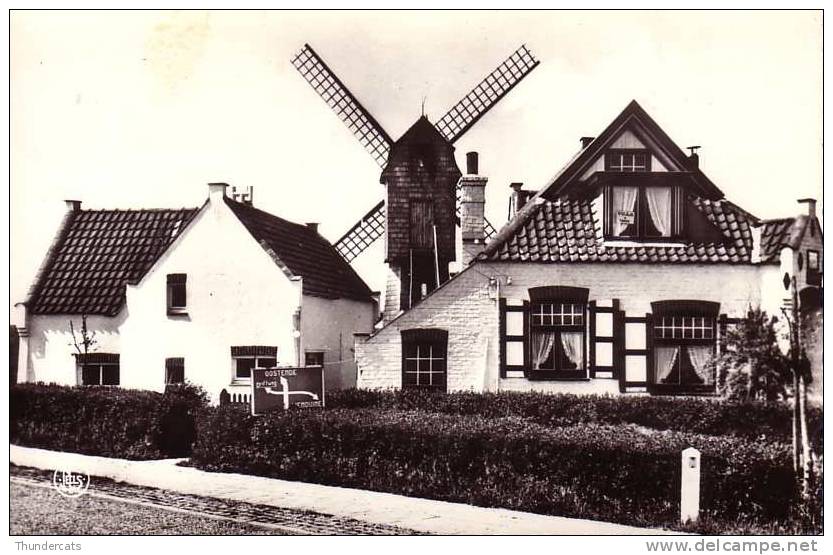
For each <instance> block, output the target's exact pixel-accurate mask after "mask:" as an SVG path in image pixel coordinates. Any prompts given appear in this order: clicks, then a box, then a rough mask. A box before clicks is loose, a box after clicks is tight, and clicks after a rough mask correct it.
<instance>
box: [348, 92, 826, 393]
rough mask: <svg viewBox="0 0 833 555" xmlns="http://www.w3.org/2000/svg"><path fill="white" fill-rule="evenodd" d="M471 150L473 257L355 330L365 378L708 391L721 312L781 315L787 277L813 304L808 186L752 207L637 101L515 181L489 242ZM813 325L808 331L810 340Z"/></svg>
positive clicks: (727, 316) (818, 251) (816, 282)
mask: <svg viewBox="0 0 833 555" xmlns="http://www.w3.org/2000/svg"><path fill="white" fill-rule="evenodd" d="M438 140H439V139H437V141H438ZM438 148H439V147H438ZM447 148H450V147H447ZM423 150H425V149H423ZM470 161H473V162H474V164H471V165H470V166H469V169H468V172H467V173H468V175H464V176H462V177H461V178H460V180H459V182H458V183H459V187H460V188H461V193H460V197H461V199H462V205H461V216H460V220H461V222H462V240H463V247H464V248H463V252H464V263H465V264H467V266H465V269H464V270H463V271H462V272H461V273H459V274H458V275H456V276H455V277H453V278H451V279H450V280H448V281H446V282H444V283H442V284H441V285H440V286H439V287H437V288H436V289H433V290H432V291H429V294H428V295H426V296H424V297H423V298H421V299H419V300H418V302H416V303H415V304H413V305H408V306H406V307H405V308H406V309H405V310H400V311H398V312H396V311H395V310H394V311H391V310H390V309H389V308H388V307H386V310H385V313H386V315H389V317H387V318H386V319H385V323H384V326H383V327H382V328H381V329H379V330H377V331H375V332H374V333H373V334H372V335H370V336H369V337H366V338H359V339H358V340H357V344H356V354H357V360H358V364H359V377H358V384H359V387H364V388H376V387H396V388H398V387H428V388H435V389H440V390H475V391H504V390H521V391H524V390H539V391H549V392H572V393H610V394H620V393H627V392H649V393H652V394H693V393H710V392H713V391H714V385H715V379H714V375H713V374H712V373H711V372H709V371H708V369H707V368H708V365H707V361H708V360H709V358H710V357H712V356H713V355H714V354H715V353H716V352H717V351H718V350H719V349H720V348H721V341H722V339H723V338H724V337H725V332H726V329H727V326H730V325H732V324H733V322H736V321H737V320H738V319H739V318H742V317H743V316H744V315H745V314H746V311H747V310H748V309H749V308H750V307H758V306H760V307H761V308H763V309H764V310H766V311H767V312H768V313H769V314H770V315H776V316H781V308H782V307H783V306H791V290H792V288H793V285H791V284H790V285H789V287H790V288H791V289H790V290H787V289H785V285H784V282H785V277H786V278H788V280H791V279H792V278H793V277H794V278H795V286H794V287H795V288H797V292H798V293H799V296H800V297H801V299H802V305H803V306H804V307H805V308H808V309H811V310H813V309H817V308H818V306H819V305H820V299H821V268H822V261H821V259H822V255H823V250H822V249H823V243H822V233H821V228H820V226H819V222H818V219H817V218H816V215H815V201H814V200H812V199H802V201H800V202H802V203H804V204H806V205H807V208H805V210H807V212H806V213H805V214H804V215H800V216H798V217H795V218H787V219H780V220H762V219H759V218H757V217H755V216H753V215H752V214H750V213H748V212H747V211H745V210H743V209H742V208H740V207H739V206H737V205H736V204H734V203H732V202H730V201H729V200H728V199H726V198H725V197H724V195H723V193H722V191H721V190H720V189H719V188H718V187H717V186H715V185H714V184H713V183H712V182H711V181H710V180H709V179H708V177H706V176H705V175H704V174H703V172H702V171H701V170H700V169H699V167H698V156H697V154H696V152H692V153H691V154H690V155H686V154H685V153H684V152H683V151H682V150H681V149H680V148H679V147H678V146H677V145H676V144H674V142H673V141H672V140H671V139H670V138H669V137H668V136H667V135H666V134H665V132H664V131H663V130H662V129H661V128H660V127H659V126H658V125H657V124H656V123H655V122H654V120H653V119H652V118H651V117H650V116H649V115H648V114H647V113H646V112H645V111H644V110H643V109H642V108H641V107H640V106H639V105H638V104H637V103H636V102H632V103H631V104H629V105H628V106H627V108H626V109H625V110H624V111H623V112H622V113H621V114H620V115H619V116H618V117H617V118H616V119H615V120H614V121H613V122H612V123H611V124H610V125H609V126H608V127H607V128H606V129H604V130H603V131H602V132H601V133H600V134H599V135H598V136H597V137H595V138H592V137H587V138H583V139H582V148H581V150H580V151H579V152H578V153H577V154H576V155H575V156H574V157H573V159H572V160H570V161H569V162H568V163H567V165H566V166H565V167H564V168H563V169H562V170H561V171H560V172H558V174H557V175H555V177H554V178H553V179H552V180H551V181H550V182H549V183H547V184H546V185H545V186H544V187H543V188H542V189H541V190H540V191H537V192H535V191H523V190H521V188H520V187H519V186H515V187H514V188H513V189H514V197H513V206H514V209H515V212H516V213H515V214H514V217H513V218H512V219H511V221H510V222H509V223H508V224H507V225H506V226H504V227H503V229H501V230H500V232H499V233H498V234H497V236H496V237H495V238H494V239H493V240H491V241H490V242H489V243H488V245H485V248H484V241H485V237H484V221H483V199H484V195H483V190H484V187H485V186H486V181H487V180H486V178H485V177H482V176H478V175H476V174H477V168H476V155H475V156H473V157H470ZM386 171H387V170H386ZM388 186H389V188H390V184H389V185H388ZM389 196H390V193H389ZM392 225H393V224H391V223H390V222H388V226H389V227H390V226H392ZM389 241H390V239H389ZM403 306H404V305H403ZM395 308H398V307H395ZM815 333H817V334H818V336H817V337H815V338H812V337H807V338H805V341H806V343H807V344H808V345H812V344H815V345H816V346H817V347H818V345H820V341H818V339H819V338H820V334H821V330H820V329H816V330H815ZM810 358H811V360H813V356H812V354H811V357H810ZM816 358H817V359H818V360H819V362H820V357H816ZM814 371H815V374H816V377H817V379H816V386H815V387H816V388H817V389H816V391H817V392H818V391H819V389H818V387H820V382H821V380H820V376H821V374H820V372H821V368H820V364H817V368H815V369H814Z"/></svg>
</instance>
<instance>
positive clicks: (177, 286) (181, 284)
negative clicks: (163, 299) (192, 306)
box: [167, 274, 187, 314]
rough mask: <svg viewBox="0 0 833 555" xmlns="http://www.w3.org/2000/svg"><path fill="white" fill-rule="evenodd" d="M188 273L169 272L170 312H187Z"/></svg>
mask: <svg viewBox="0 0 833 555" xmlns="http://www.w3.org/2000/svg"><path fill="white" fill-rule="evenodd" d="M185 281H186V274H168V301H167V302H168V314H187V304H186V287H185Z"/></svg>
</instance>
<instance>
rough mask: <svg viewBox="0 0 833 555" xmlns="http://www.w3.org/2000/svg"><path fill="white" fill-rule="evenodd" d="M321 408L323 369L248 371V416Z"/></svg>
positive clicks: (309, 367)
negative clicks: (250, 382)
mask: <svg viewBox="0 0 833 555" xmlns="http://www.w3.org/2000/svg"><path fill="white" fill-rule="evenodd" d="M323 406H324V367H323V366H305V367H292V368H253V369H252V414H263V413H264V412H269V411H271V410H286V409H288V408H289V407H305V408H306V407H323Z"/></svg>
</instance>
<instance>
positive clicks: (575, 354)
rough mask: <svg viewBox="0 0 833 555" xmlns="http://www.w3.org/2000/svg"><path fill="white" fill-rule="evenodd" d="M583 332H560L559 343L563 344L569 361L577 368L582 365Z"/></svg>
mask: <svg viewBox="0 0 833 555" xmlns="http://www.w3.org/2000/svg"><path fill="white" fill-rule="evenodd" d="M583 337H584V334H583V333H582V332H580V331H578V332H565V333H562V334H561V345H563V346H564V354H565V355H567V358H568V359H570V362H572V363H573V364H575V365H576V368H577V369H580V368H583V367H584V341H582V339H583Z"/></svg>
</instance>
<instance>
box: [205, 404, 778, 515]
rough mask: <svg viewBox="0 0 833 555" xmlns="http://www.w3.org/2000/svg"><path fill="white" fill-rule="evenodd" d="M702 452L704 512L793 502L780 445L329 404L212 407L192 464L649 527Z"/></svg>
mask: <svg viewBox="0 0 833 555" xmlns="http://www.w3.org/2000/svg"><path fill="white" fill-rule="evenodd" d="M688 446H694V447H697V448H698V449H700V450H701V451H702V468H703V480H702V505H701V506H702V508H703V509H704V511H705V513H704V516H706V515H708V516H709V517H710V518H713V519H718V520H719V519H735V520H737V519H754V520H756V521H774V520H777V519H780V518H784V517H785V515H787V514H788V512H789V510H790V507H791V505H792V501H793V492H794V488H793V483H794V481H793V473H792V469H791V462H790V450H789V446H788V445H785V444H782V443H774V442H764V441H758V442H752V441H749V440H746V439H744V438H737V437H714V436H708V435H703V434H692V433H681V432H675V431H662V432H658V431H653V430H647V429H645V428H641V427H638V426H635V425H618V426H610V425H598V424H583V425H581V426H567V427H560V428H559V427H549V426H542V425H540V424H535V423H533V422H530V421H528V420H524V419H520V418H517V417H511V418H497V417H492V418H484V417H479V416H471V415H447V414H437V413H426V412H418V411H399V410H374V409H330V410H326V411H295V410H293V411H287V412H285V413H272V414H269V415H265V416H261V417H253V416H251V415H249V414H248V413H247V412H244V411H242V410H239V409H235V408H230V407H218V408H212V409H210V410H209V411H207V412H206V413H205V414H204V416H203V418H201V419H200V421H199V424H198V435H197V442H196V444H195V446H194V450H193V453H192V457H191V464H193V465H195V466H197V467H200V468H202V469H205V470H210V471H222V472H242V473H249V474H256V475H260V476H267V477H274V478H282V479H286V480H298V481H304V482H314V483H321V484H329V485H337V486H344V487H355V488H362V489H370V490H376V491H382V492H390V493H397V494H403V495H411V496H417V497H424V498H430V499H438V500H444V501H452V502H463V503H470V504H474V505H481V506H488V507H503V508H508V509H516V510H522V511H531V512H536V513H543V514H553V515H561V516H568V517H579V518H590V519H601V520H612V521H616V522H625V523H628V524H634V525H643V526H659V525H668V524H671V523H673V522H675V521H676V519H677V518H678V515H679V512H678V511H679V480H680V452H681V451H682V449H684V448H686V447H688Z"/></svg>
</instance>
